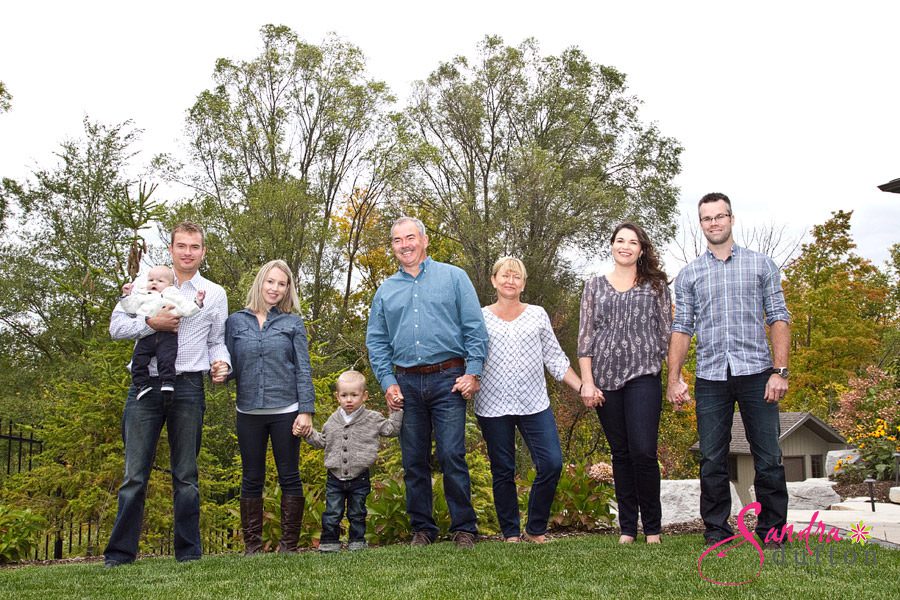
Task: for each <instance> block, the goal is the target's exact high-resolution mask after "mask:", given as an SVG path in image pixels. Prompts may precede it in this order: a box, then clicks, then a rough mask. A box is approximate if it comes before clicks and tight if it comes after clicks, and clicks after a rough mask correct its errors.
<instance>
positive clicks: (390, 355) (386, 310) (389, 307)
mask: <svg viewBox="0 0 900 600" xmlns="http://www.w3.org/2000/svg"><path fill="white" fill-rule="evenodd" d="M487 346H488V334H487V328H486V327H485V325H484V317H483V316H482V314H481V306H480V305H479V304H478V295H477V294H476V293H475V288H474V286H472V282H471V281H469V277H468V275H466V272H465V271H463V270H462V269H460V268H459V267H455V266H453V265H448V264H446V263H441V262H437V261H434V260H432V259H431V258H430V257H429V258H426V259H425V261H424V262H423V263H422V264H421V265H420V266H419V274H418V276H416V277H413V276H412V275H410V274H409V273H407V272H405V271H404V270H403V269H402V268H401V269H399V270H398V272H397V273H395V274H393V275H391V276H390V277H388V278H387V279H386V280H385V281H384V282H383V283H382V284H381V285H380V286H379V287H378V291H377V292H375V297H374V298H373V299H372V308H371V310H370V311H369V325H368V329H367V331H366V347H367V348H368V349H369V362H370V363H371V365H372V371H373V372H374V373H375V377H377V378H378V382H379V383H380V384H381V388H382V389H383V390H387V388H388V387H390V386H391V385H394V384H395V383H397V379H396V378H395V377H394V372H393V366H394V365H398V366H401V367H415V366H421V365H433V364H436V363H440V362H444V361H445V360H449V359H451V358H463V359H465V361H466V374H468V375H479V376H480V375H481V369H482V365H483V364H484V359H485V358H486V357H487Z"/></svg>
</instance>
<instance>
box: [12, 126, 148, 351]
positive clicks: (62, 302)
mask: <svg viewBox="0 0 900 600" xmlns="http://www.w3.org/2000/svg"><path fill="white" fill-rule="evenodd" d="M84 130H85V134H84V138H83V139H81V140H69V141H65V142H63V143H62V145H61V148H60V151H59V152H58V153H57V157H58V158H59V159H60V163H59V164H58V165H57V166H56V167H54V168H51V169H40V170H37V171H35V172H34V173H33V181H29V182H26V183H24V184H22V183H19V182H16V181H13V180H10V179H4V180H3V184H2V189H0V195H2V197H3V198H4V199H6V200H7V201H9V202H11V203H15V205H17V206H18V207H19V209H20V210H19V215H18V221H17V227H16V229H15V231H14V232H11V234H10V235H8V236H6V238H5V239H4V241H3V243H2V246H0V255H2V259H3V260H2V261H0V262H2V267H0V328H2V330H3V331H4V332H11V333H13V334H14V337H15V338H16V340H17V341H16V342H15V343H14V348H20V349H22V350H23V352H24V353H25V354H28V353H34V352H36V353H38V354H41V355H43V356H44V357H45V358H47V359H59V358H60V355H62V356H65V355H66V354H69V353H72V352H74V351H76V350H77V349H79V348H80V347H81V345H82V343H83V341H84V340H87V339H90V338H91V337H93V336H94V335H95V333H96V332H97V331H102V330H105V327H106V317H107V316H108V314H109V311H110V310H111V308H112V306H113V305H114V304H115V298H116V297H117V296H118V288H119V287H120V285H121V284H122V282H123V281H124V280H125V277H126V265H127V261H128V255H129V252H130V250H131V242H132V235H131V234H129V233H128V231H127V226H126V224H125V223H123V222H122V221H120V219H124V218H125V215H128V214H129V211H130V209H131V208H133V207H130V206H128V205H127V201H126V198H128V196H127V193H126V192H127V186H128V181H127V179H126V177H125V175H124V169H125V168H126V165H127V163H128V161H129V160H130V159H131V158H132V156H133V153H132V151H131V149H130V147H131V145H132V144H133V143H134V142H135V140H136V138H137V132H136V131H134V130H133V129H131V124H130V122H125V123H121V124H118V125H111V126H107V125H103V124H100V123H96V122H92V121H90V120H89V119H88V118H87V117H86V118H85V119H84ZM146 216H147V215H138V216H137V217H136V218H138V219H141V218H144V217H146Z"/></svg>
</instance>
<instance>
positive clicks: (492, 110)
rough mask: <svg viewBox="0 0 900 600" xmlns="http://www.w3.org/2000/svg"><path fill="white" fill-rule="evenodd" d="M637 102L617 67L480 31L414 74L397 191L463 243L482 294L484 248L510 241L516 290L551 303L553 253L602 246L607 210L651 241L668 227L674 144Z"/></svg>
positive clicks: (488, 256) (563, 270)
mask: <svg viewBox="0 0 900 600" xmlns="http://www.w3.org/2000/svg"><path fill="white" fill-rule="evenodd" d="M638 106H639V101H638V100H637V99H636V98H634V97H633V96H629V95H627V93H626V87H625V75H624V74H622V73H620V72H619V71H617V70H615V69H613V68H611V67H606V66H602V65H598V64H596V63H592V62H590V60H589V59H588V58H587V57H586V56H585V55H584V54H583V53H582V52H581V50H579V49H578V48H570V49H568V50H566V51H564V52H563V53H562V54H560V55H559V56H541V55H540V53H539V48H538V45H537V43H536V42H535V41H534V40H526V41H525V42H523V43H522V44H520V45H519V46H518V47H510V46H506V45H505V44H504V43H503V40H502V39H501V38H499V37H496V36H488V37H486V38H485V39H484V40H483V41H482V43H481V44H480V45H479V47H478V54H477V56H476V57H475V59H468V58H465V57H462V56H459V57H456V58H454V59H452V60H451V61H449V62H446V63H442V64H441V65H440V66H439V67H438V68H437V69H436V70H435V71H434V72H432V73H431V75H430V76H429V77H428V78H427V79H426V80H424V81H420V82H418V83H417V84H416V85H415V88H414V92H413V98H412V101H411V104H410V105H409V107H408V109H407V111H406V117H407V122H406V125H405V128H404V130H403V133H404V135H403V136H402V137H401V139H402V140H404V149H405V152H406V154H407V156H408V157H409V161H410V165H411V167H410V169H409V170H408V171H407V172H406V176H405V178H404V181H403V183H402V185H401V186H400V190H399V195H398V203H400V204H406V205H411V206H413V207H416V208H418V209H419V210H421V211H422V212H424V213H425V214H426V215H428V217H429V218H426V219H425V220H426V224H428V225H430V227H431V228H432V229H433V231H434V233H437V234H440V235H442V236H446V237H447V238H449V239H451V240H452V241H454V242H456V243H457V244H459V245H460V246H461V248H462V249H464V252H465V255H464V257H461V258H462V259H463V260H464V261H465V262H464V265H463V266H465V267H466V268H467V270H468V271H469V275H470V277H471V278H472V280H473V282H474V284H475V287H476V290H477V291H478V293H479V296H480V298H481V300H482V301H487V300H488V298H489V297H490V294H491V292H492V288H491V285H490V281H489V276H490V267H491V265H492V263H493V262H494V260H496V258H497V257H498V256H500V255H503V254H514V255H517V256H519V257H520V258H522V260H523V261H524V262H525V264H526V266H527V268H528V271H529V278H528V279H529V281H528V288H527V290H526V293H527V294H528V298H529V300H530V301H535V302H538V303H542V304H545V305H548V304H549V305H552V304H554V303H555V300H554V299H555V298H556V296H557V294H558V293H559V292H560V290H561V289H564V288H565V284H569V285H571V284H573V283H574V277H572V272H571V269H570V267H569V264H568V259H567V258H566V252H567V251H577V252H579V253H582V254H588V255H592V254H594V255H596V254H603V253H604V252H606V251H607V250H608V243H607V239H606V238H607V235H608V233H609V231H610V230H611V228H612V226H613V224H614V222H616V221H619V220H622V219H626V218H627V219H633V220H636V221H639V222H641V223H642V224H643V225H644V226H645V227H646V228H647V229H648V230H649V231H650V233H651V235H653V236H654V238H655V239H656V240H658V242H659V243H660V244H662V243H663V241H665V240H667V239H669V238H670V237H671V235H672V233H673V231H674V218H675V214H676V189H675V187H674V185H673V183H672V180H673V178H674V177H675V175H676V174H677V173H678V172H679V169H680V162H679V155H680V153H681V147H680V145H679V144H678V142H677V141H675V140H674V139H673V138H669V137H665V136H663V135H662V134H661V133H660V132H659V130H658V129H657V127H656V126H655V125H649V126H647V125H644V124H642V123H641V122H640V121H639V119H638V115H637V112H638ZM560 283H563V284H564V285H563V286H560Z"/></svg>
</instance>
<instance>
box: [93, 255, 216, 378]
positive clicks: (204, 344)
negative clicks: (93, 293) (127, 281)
mask: <svg viewBox="0 0 900 600" xmlns="http://www.w3.org/2000/svg"><path fill="white" fill-rule="evenodd" d="M142 279H143V280H145V279H146V278H145V277H139V278H138V280H137V281H136V282H135V285H136V286H137V284H138V282H141V283H142V284H144V285H146V281H142ZM197 290H206V298H205V299H204V300H203V309H202V310H201V311H200V312H199V313H197V314H196V315H194V316H193V317H187V318H183V319H181V322H180V324H179V326H178V358H177V359H176V361H175V370H176V372H178V373H190V372H196V371H209V365H210V364H212V363H213V362H214V361H216V360H224V361H225V362H226V363H228V364H229V365H231V357H230V356H229V354H228V349H227V348H226V347H225V319H226V317H228V299H227V297H226V296H225V289H224V288H223V287H222V286H220V285H217V284H215V283H213V282H211V281H209V280H208V279H205V278H204V277H203V276H202V275H200V273H199V272H198V273H196V274H194V276H193V277H192V278H191V279H190V280H188V281H185V282H184V283H183V284H181V285H180V287H179V288H178V291H179V292H180V293H181V295H182V296H183V297H184V298H185V299H187V300H188V301H190V302H193V301H194V299H195V298H196V297H197ZM155 332H156V331H155V330H154V329H153V328H152V327H150V326H149V325H147V323H146V322H145V321H144V317H136V316H132V315H129V314H128V313H126V312H125V311H124V310H123V309H122V307H121V306H119V305H116V308H115V310H113V313H112V316H111V317H110V320H109V335H110V336H111V337H112V338H113V339H114V340H126V339H140V338H143V337H147V336H148V335H151V334H153V333H155ZM129 368H130V365H129ZM150 376H151V377H156V376H157V370H156V357H155V356H154V357H153V359H152V360H151V361H150Z"/></svg>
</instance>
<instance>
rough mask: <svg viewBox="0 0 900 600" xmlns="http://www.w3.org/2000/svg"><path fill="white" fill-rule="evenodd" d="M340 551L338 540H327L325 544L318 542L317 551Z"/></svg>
mask: <svg viewBox="0 0 900 600" xmlns="http://www.w3.org/2000/svg"><path fill="white" fill-rule="evenodd" d="M340 551H341V543H340V542H329V543H325V544H319V552H340Z"/></svg>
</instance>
